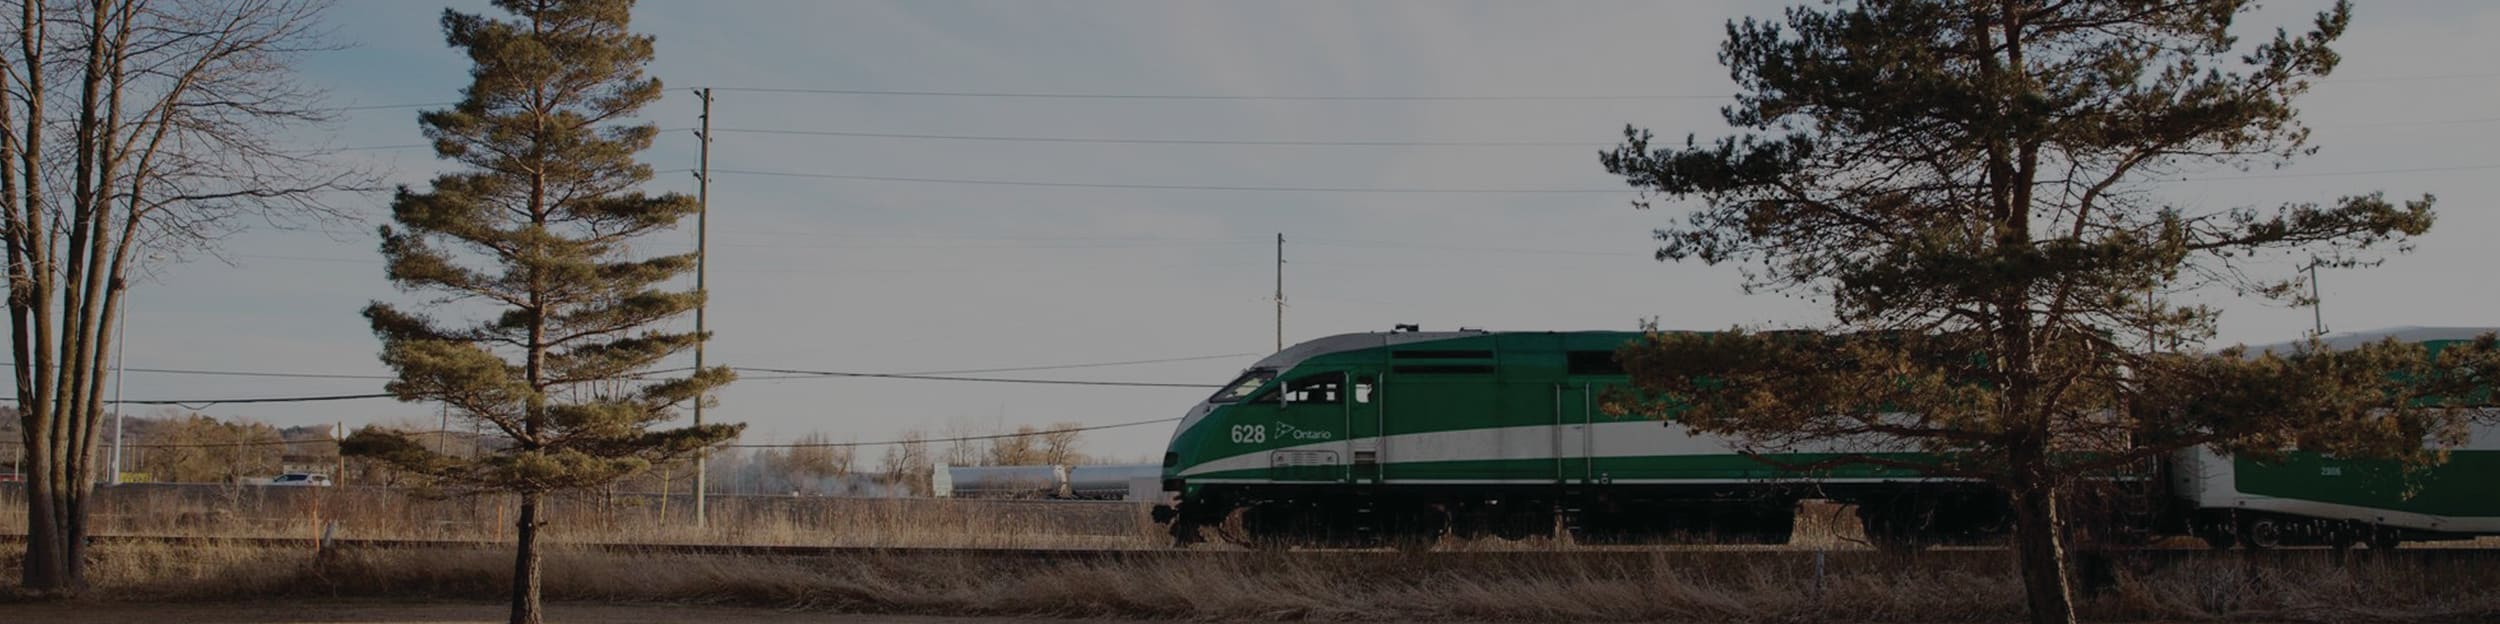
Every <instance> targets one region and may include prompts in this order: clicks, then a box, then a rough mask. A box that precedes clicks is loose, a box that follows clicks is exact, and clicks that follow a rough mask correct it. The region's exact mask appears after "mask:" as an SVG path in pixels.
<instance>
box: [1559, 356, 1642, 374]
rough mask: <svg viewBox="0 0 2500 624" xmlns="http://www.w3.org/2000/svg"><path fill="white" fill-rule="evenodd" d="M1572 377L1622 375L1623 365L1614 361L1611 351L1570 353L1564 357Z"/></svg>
mask: <svg viewBox="0 0 2500 624" xmlns="http://www.w3.org/2000/svg"><path fill="white" fill-rule="evenodd" d="M1564 357H1565V358H1566V360H1567V362H1565V363H1566V365H1567V366H1568V367H1569V368H1570V371H1569V372H1570V373H1571V374H1573V375H1623V374H1627V373H1625V372H1623V363H1622V362H1619V361H1616V360H1615V352H1613V351H1572V352H1570V353H1567V354H1565V355H1564Z"/></svg>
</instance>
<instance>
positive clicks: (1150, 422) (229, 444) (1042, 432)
mask: <svg viewBox="0 0 2500 624" xmlns="http://www.w3.org/2000/svg"><path fill="white" fill-rule="evenodd" d="M1179 420H1180V418H1179V417H1172V418H1156V419H1151V420H1137V421H1129V422H1122V423H1112V424H1108V425H1089V426H1083V427H1058V428H1051V429H1037V430H1034V431H1019V432H1014V433H994V434H989V435H973V436H954V437H946V438H922V439H916V440H914V439H897V440H877V441H873V442H748V443H736V444H724V445H721V446H723V447H725V448H843V447H861V446H892V445H896V444H929V443H937V442H973V441H979V440H1003V439H1007V438H1023V437H1032V436H1038V435H1049V434H1054V433H1076V432H1083V431H1101V430H1104V429H1121V428H1127V427H1139V426H1145V425H1153V424H1161V423H1168V422H1176V421H1179ZM496 437H498V438H500V437H501V436H496ZM337 442H338V441H337V440H333V439H330V438H304V439H298V440H249V441H242V442H159V443H153V444H129V445H125V446H126V447H128V448H228V447H243V446H284V445H289V444H336V443H337ZM17 444H22V442H20V441H17V440H0V445H17Z"/></svg>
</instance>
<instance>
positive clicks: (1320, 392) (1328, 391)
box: [1285, 373, 1345, 404]
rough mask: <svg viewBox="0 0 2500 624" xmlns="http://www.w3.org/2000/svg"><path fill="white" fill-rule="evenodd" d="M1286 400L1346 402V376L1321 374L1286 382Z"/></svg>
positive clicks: (1342, 374)
mask: <svg viewBox="0 0 2500 624" xmlns="http://www.w3.org/2000/svg"><path fill="white" fill-rule="evenodd" d="M1285 400H1286V401H1290V402H1294V403H1318V404H1334V403H1339V402H1343V401H1345V374H1344V373H1320V374H1317V375H1311V376H1308V377H1303V378H1301V379H1295V380H1293V381H1288V382H1285Z"/></svg>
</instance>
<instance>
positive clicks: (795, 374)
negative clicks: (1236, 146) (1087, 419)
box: [113, 353, 1258, 409]
mask: <svg viewBox="0 0 2500 624" xmlns="http://www.w3.org/2000/svg"><path fill="white" fill-rule="evenodd" d="M1253 355H1258V354H1257V353H1222V354H1215V355H1192V356H1185V357H1171V358H1153V359H1144V360H1120V361H1114V362H1079V363H1074V364H1039V365H1032V366H1009V367H995V368H967V369H954V370H939V371H924V372H906V373H861V372H845V371H815V370H799V369H787V368H754V367H731V369H732V370H737V371H742V372H747V371H751V372H759V373H776V374H780V375H786V376H781V377H770V376H768V377H759V378H754V379H757V380H767V379H822V378H877V379H910V380H921V381H958V382H975V383H1011V384H1041V385H1075V386H1107V387H1139V388H1213V387H1216V385H1214V384H1180V383H1163V382H1141V381H1089V380H1076V379H1026V378H1008V377H962V376H960V375H964V374H977V373H1005V372H1019V371H1045V370H1069V369H1079V368H1106V367H1113V366H1134V365H1139V364H1165V363H1172V362H1195V361H1203V360H1216V359H1225V358H1238V357H1248V356H1253ZM124 370H125V371H127V372H137V373H162V374H179V375H207V376H224V377H266V378H280V379H354V380H390V379H396V377H392V376H388V375H348V374H331V373H297V372H272V371H237V370H206V369H186V368H130V369H124ZM686 370H690V369H689V368H688V367H677V368H667V369H660V370H653V371H645V372H641V373H636V374H634V375H630V377H644V376H649V375H659V374H667V373H675V372H683V371H686ZM394 396H397V395H394V394H391V393H387V392H382V393H368V394H333V395H313V396H279V397H237V398H203V399H133V400H124V401H114V402H113V403H116V404H120V405H173V406H179V407H183V408H187V409H206V408H208V407H210V406H214V405H232V404H259V403H317V402H327V401H361V400H368V399H382V398H391V397H394Z"/></svg>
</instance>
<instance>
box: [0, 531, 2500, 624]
mask: <svg viewBox="0 0 2500 624" xmlns="http://www.w3.org/2000/svg"><path fill="white" fill-rule="evenodd" d="M99 550H100V551H99V552H97V553H96V559H95V561H96V567H95V568H94V569H93V571H92V575H93V580H94V581H95V583H96V588H95V590H96V591H95V595H97V596H99V597H102V598H104V599H109V600H111V601H113V602H114V603H116V604H141V605H144V604H160V605H174V604H185V603H193V602H218V603H232V602H236V601H247V602H249V603H250V604H264V605H265V604H290V603H305V604H311V603H315V602H318V601H325V600H339V599H353V600H361V601H373V600H386V601H400V602H404V603H407V604H428V603H435V602H441V601H489V600H493V599H495V598H496V597H498V596H500V595H501V594H502V592H503V591H505V585H504V583H505V582H506V580H507V579H508V578H509V576H508V574H509V572H510V567H511V560H510V555H509V554H508V553H507V552H502V551H497V550H491V549H486V550H475V551H436V550H422V551H417V550H361V551H360V550H346V551H338V552H333V553H330V554H329V555H328V556H324V557H315V556H314V555H313V553H312V552H310V551H308V550H305V549H276V548H260V547H246V546H220V545H209V546H186V547H172V546H163V545H116V546H108V547H104V548H101V549H99ZM15 554H16V553H15V552H14V550H0V564H5V563H10V561H9V560H11V559H13V558H14V556H15ZM1343 554H1345V553H1338V555H1343ZM1690 554H1691V553H1674V552H1657V553H1652V554H1649V555H1645V556H1644V557H1645V558H1640V559H1635V560H1633V561H1631V562H1628V563H1627V562H1625V561H1623V560H1621V559H1619V558H1618V559H1615V560H1612V561H1610V562H1607V563H1590V562H1585V561H1578V560H1576V559H1574V558H1568V557H1564V558H1556V557H1526V556H1517V557H1459V558H1453V557H1420V558H1418V557H1405V556H1399V555H1394V554H1390V553H1377V554H1376V556H1360V557H1346V556H1315V554H1314V553H1279V554H1255V555H1245V556H1239V557H1222V558H1179V557H1142V558H1135V559H1129V560H1122V561H1107V562H1091V563H1078V562H1041V561H1031V560H1021V559H1000V558H982V557H977V556H941V557H927V556H915V557H905V558H897V557H886V556H873V555H859V556H847V555H836V556H827V557H806V558H786V557H761V556H710V555H670V554H632V553H613V552H592V551H583V550H578V549H567V548H558V549H556V550H555V551H554V552H553V553H551V554H550V555H549V556H548V560H547V584H546V592H547V596H548V598H549V599H551V600H557V601H571V602H583V603H600V604H628V605H633V604H638V605H716V606H749V607H765V608H779V609H792V610H805V611H818V612H838V613H882V614H918V615H949V616H974V615H987V616H1026V617H1053V618H1141V619H1191V620H1247V619H1261V620H1268V619H1295V620H1319V621H1417V620H1438V621H1608V622H1629V621H1670V622H1996V621H2010V620H2013V619H2016V618H2018V617H2019V614H2020V610H2021V603H2020V598H2019V596H2020V592H2019V590H2018V588H2017V586H2016V584H2017V580H2016V578H2015V576H2014V575H2013V574H2011V569H2010V567H2007V566H2004V565H1981V566H1972V565H1969V563H1968V562H1969V561H1971V558H1970V557H1952V558H1944V557H1912V558H1905V559H1895V560H1889V561H1875V560H1872V558H1856V559H1855V562H1853V563H1848V564H1845V565H1843V564H1839V563H1837V562H1838V561H1839V559H1837V558H1835V562H1836V563H1835V565H1834V566H1833V567H1832V568H1831V569H1830V570H1829V573H1828V574H1827V575H1825V576H1823V577H1821V578H1820V580H1818V577H1817V576H1816V575H1814V574H1813V573H1812V572H1811V569H1810V567H1808V566H1807V565H1805V564H1802V563H1801V562H1802V561H1803V560H1804V558H1801V557H1798V556H1794V555H1795V554H1796V553H1766V554H1775V555H1789V556H1764V557H1723V556H1722V557H1699V558H1697V557H1691V556H1689V555H1690ZM1721 554H1729V553H1721ZM2413 561H2417V560H2404V561H2397V560H2384V561H2382V560H2372V559H2369V558H2366V557H2357V558H2355V560H2353V561H2351V562H2347V563H2345V564H2341V565H2336V564H2329V563H2326V562H2325V561H2324V560H2323V559H2312V560H2310V561H2306V562H2294V563H2290V564H2281V565H2267V566H2247V565H2241V564H2236V563H2228V564H2215V563H2208V564H2188V565H2181V566H2175V567H2170V568H2167V569H2156V570H2143V571H2128V570H2121V571H2119V572H2118V573H2117V574H2116V575H2115V576H2114V578H2112V579H2111V580H2110V581H2109V582H2107V583H2105V584H2103V585H2102V586H2101V587H2100V588H2099V589H2098V590H2096V591H2090V592H2087V593H2085V594H2084V595H2083V596H2081V597H2080V603H2081V605H2082V608H2083V612H2084V613H2085V614H2086V616H2087V617H2088V618H2090V619H2093V620H2099V621H2212V620H2230V621H2264V622H2278V621H2299V622H2414V621H2421V622H2452V621H2488V620H2490V619H2492V618H2494V617H2500V594H2494V593H2493V592H2490V591H2489V588H2490V587H2493V586H2494V583H2495V582H2500V570H2492V569H2434V568H2432V567H2428V566H2425V565H2422V564H2419V563H2411V562H2413ZM0 613H7V608H6V607H4V606H0ZM557 615H559V616H561V615H562V614H561V612H560V611H559V612H558V613H557Z"/></svg>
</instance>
